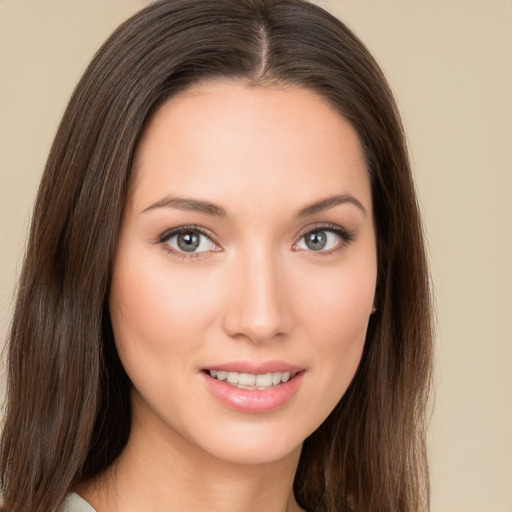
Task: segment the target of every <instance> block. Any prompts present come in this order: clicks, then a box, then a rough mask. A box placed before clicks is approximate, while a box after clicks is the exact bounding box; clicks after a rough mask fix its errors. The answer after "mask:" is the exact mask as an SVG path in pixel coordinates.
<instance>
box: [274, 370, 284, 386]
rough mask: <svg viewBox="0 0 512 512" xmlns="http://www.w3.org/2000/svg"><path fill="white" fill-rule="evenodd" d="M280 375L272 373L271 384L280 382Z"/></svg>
mask: <svg viewBox="0 0 512 512" xmlns="http://www.w3.org/2000/svg"><path fill="white" fill-rule="evenodd" d="M281 378H282V377H281V375H279V373H273V374H272V384H274V386H276V385H277V384H279V383H280V382H281Z"/></svg>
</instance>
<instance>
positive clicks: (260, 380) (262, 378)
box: [256, 373, 281, 387]
mask: <svg viewBox="0 0 512 512" xmlns="http://www.w3.org/2000/svg"><path fill="white" fill-rule="evenodd" d="M279 380H281V379H279ZM256 386H258V387H269V386H272V374H271V373H265V374H264V375H256Z"/></svg>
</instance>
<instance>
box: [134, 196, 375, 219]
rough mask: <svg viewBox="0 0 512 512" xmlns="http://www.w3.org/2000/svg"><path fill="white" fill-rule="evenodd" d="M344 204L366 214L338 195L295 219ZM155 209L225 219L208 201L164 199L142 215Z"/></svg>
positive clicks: (303, 210) (357, 203)
mask: <svg viewBox="0 0 512 512" xmlns="http://www.w3.org/2000/svg"><path fill="white" fill-rule="evenodd" d="M344 203H350V204H353V205H354V206H357V208H359V209H360V210H361V211H362V212H363V213H364V214H366V210H365V208H364V206H363V205H362V204H361V202H360V201H358V200H357V199H356V198H355V197H354V196H352V195H350V194H338V195H334V196H330V197H327V198H325V199H321V200H320V201H316V202H314V203H312V204H310V205H308V206H305V207H304V208H301V209H300V210H299V211H298V212H297V214H296V216H297V218H302V217H308V216H310V215H313V214H315V213H319V212H323V211H325V210H329V209H330V208H334V207H335V206H338V205H340V204H344ZM156 208H175V209H177V210H182V211H185V212H197V213H204V214H206V215H212V216H214V217H227V212H226V210H225V209H224V208H222V207H221V206H218V205H216V204H214V203H211V202H209V201H203V200H200V199H191V198H184V197H164V198H163V199H161V200H160V201H157V202H156V203H153V204H151V205H150V206H148V207H147V208H145V209H144V210H142V213H146V212H148V211H151V210H154V209H156Z"/></svg>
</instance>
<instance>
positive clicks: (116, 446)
mask: <svg viewBox="0 0 512 512" xmlns="http://www.w3.org/2000/svg"><path fill="white" fill-rule="evenodd" d="M8 364H9V377H8V404H7V411H6V417H5V424H4V430H3V437H2V445H1V457H0V467H1V475H2V477H1V482H2V493H3V496H4V510H6V511H8V512H15V511H21V510H23V511H48V510H57V509H59V510H61V511H69V510H80V511H82V510H83V511H90V510H97V511H98V512H106V511H120V512H122V511H127V510H159V511H161V510H173V511H181V510H210V511H211V510H217V509H222V510H226V509H230V510H244V511H252V510H256V509H258V510H261V509H263V510H268V511H276V512H277V511H284V510H287V511H290V512H291V511H297V510H307V511H313V510H315V511H320V510H322V511H329V512H334V511H342V510H346V511H365V512H370V511H377V510H379V511H388V510H389V511H391V510H393V511H413V510H414V511H419V510H426V509H427V508H428V492H429V488H428V471H427V463H426V455H425V430H424V427H425V407H426V400H427V395H428V385H429V379H430V366H431V330H430V308H429V291H428V275H427V266H426V261H425V254H424V247H423V242H422V232H421V224H420V219H419V214H418V208H417V204H416V199H415V194H414V187H413V184H412V180H411V173H410V169H409V164H408V159H407V152H406V147H405V142H404V135H403V132H402V129H401V125H400V121H399V116H398V113H397V110H396V107H395V104H394V102H393V99H392V95H391V93H390V91H389V89H388V86H387V85H386V81H385V79H384V77H383V75H382V73H381V71H380V70H379V68H378V66H377V65H376V63H375V62H374V60H373V59H372V57H371V56H370V55H369V54H368V52H367V50H366V49H365V48H364V46H363V45H362V44H361V42H360V41H359V40H358V39H357V38H356V37H355V36H354V35H353V34H352V33H351V32H350V31H349V30H348V29H347V28H346V27H345V26H344V25H343V24H342V23H341V22H340V21H338V20H337V19H335V18H334V17H333V16H331V15H329V14H328V13H326V12H325V11H323V10H322V9H321V8H319V7H317V6H315V5H312V4H310V3H308V2H305V1H302V0H278V1H275V0H272V1H271V0H243V1H240V0H164V1H161V2H156V3H154V4H152V5H150V6H149V7H147V8H145V9H144V10H142V11H141V12H140V13H138V14H137V15H135V16H134V17H133V18H131V19H130V20H128V21H127V22H125V23H124V24H123V25H122V26H121V27H120V28H119V29H118V30H117V31H116V32H115V33H114V34H113V35H112V36H111V37H110V38H109V40H108V41H107V42H106V43H105V44H104V45H103V47H102V48H101V49H100V50H99V52H98V54H97V55H96V56H95V58H94V60H93V62H92V63H91V64H90V66H89V67H88V69H87V70H86V72H85V74H84V76H83V78H82V79H81V81H80V83H79V85H78V86H77V88H76V90H75V92H74V94H73V96H72V98H71V101H70V104H69V106H68V108H67V110H66V112H65V114H64V117H63V119H62V122H61V125H60V127H59V130H58V133H57V136H56V139H55V142H54V144H53V147H52V150H51V153H50V156H49V159H48V163H47V167H46V169H45V173H44V176H43V179H42V182H41V186H40V190H39V194H38V198H37V202H36V206H35V210H34V217H33V222H32V228H31V232H30V238H29V244H28V250H27V255H26V259H25V263H24V267H23V272H22V276H21V282H20V287H19V294H18V299H17V304H16V309H15V314H14V319H13V324H12V330H11V334H10V340H9V361H8ZM59 507H60V508H59Z"/></svg>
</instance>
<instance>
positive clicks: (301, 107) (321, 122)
mask: <svg viewBox="0 0 512 512" xmlns="http://www.w3.org/2000/svg"><path fill="white" fill-rule="evenodd" d="M334 192H336V193H351V194H358V195H359V196H361V199H360V200H361V202H363V203H366V204H365V206H366V207H367V208H368V209H371V204H370V203H371V201H370V189H369V180H368V177H367V172H366V168H365V165H364V158H363V155H362V150H361V145H360V143H359V139H358V136H357V134H356V132H355V131H354V129H353V128H352V127H351V125H350V124H349V123H348V122H347V121H346V120H345V119H344V118H343V117H342V116H341V115H340V114H338V113H337V112H336V111H335V110H334V109H333V108H332V107H331V106H330V105H329V104H328V102H327V101H325V100H324V99H323V98H321V97H320V96H318V95H317V94H316V93H314V92H312V91H310V90H307V89H303V88H299V87H293V86H279V87H276V86H272V87H250V86H247V85H244V84H242V83H239V82H228V81H226V82H213V83H203V84H200V85H196V86H193V87H191V88H190V89H187V90H186V91H185V92H183V93H181V94H179V95H178V96H175V97H173V98H171V99H170V100H168V101H167V102H166V103H164V104H163V105H162V106H161V107H160V108H159V109H158V110H157V112H156V113H155V114H154V116H153V117H152V119H151V120H150V122H149V123H148V125H147V127H146V129H145V131H144V133H143V136H142V137H141V140H140V142H139V144H138V147H137V150H136V155H135V160H134V178H133V183H132V198H133V200H134V202H135V203H138V204H137V207H139V208H142V207H143V206H144V203H145V202H147V201H151V200H156V199H158V197H157V196H158V195H162V194H172V195H183V196H189V197H204V198H206V199H208V200H212V201H219V202H222V201H223V200H232V199H233V198H234V197H238V200H239V202H243V201H241V200H243V199H245V202H250V200H252V199H254V201H258V200H259V201H260V202H261V201H270V200H272V199H275V198H276V197H280V202H281V203H286V202H287V198H290V197H293V198H295V200H296V201H298V202H300V201H304V202H307V201H309V200H310V199H311V197H312V196H318V195H320V196H321V195H324V196H326V195H329V194H332V193H334ZM227 206H228V209H229V207H230V205H229V204H228V205H227ZM232 206H233V207H235V206H236V205H235V202H233V201H232Z"/></svg>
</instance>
